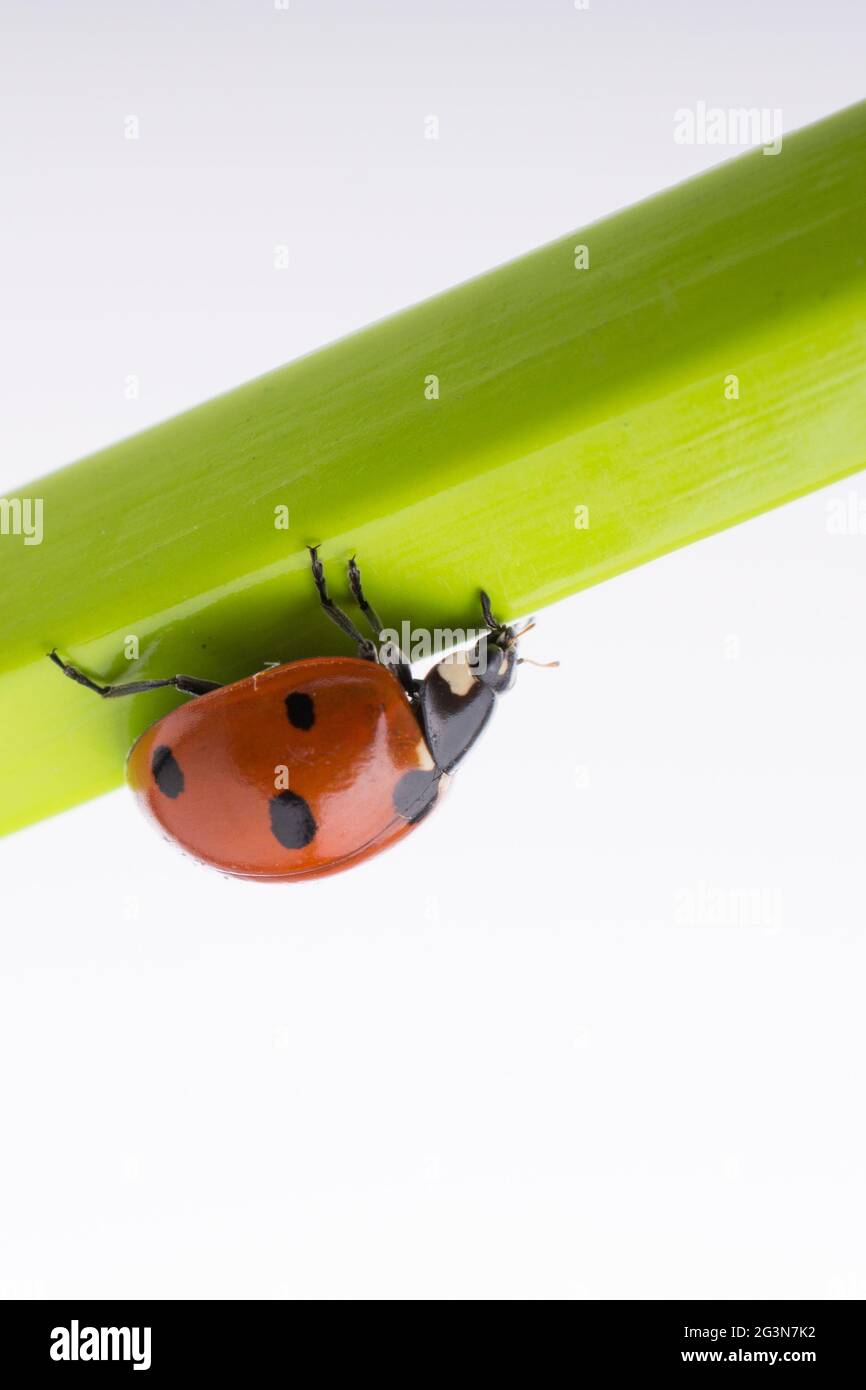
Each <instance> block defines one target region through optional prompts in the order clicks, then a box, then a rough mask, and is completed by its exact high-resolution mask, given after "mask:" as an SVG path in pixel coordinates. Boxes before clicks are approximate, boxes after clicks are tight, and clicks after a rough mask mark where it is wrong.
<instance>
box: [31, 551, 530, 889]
mask: <svg viewBox="0 0 866 1390" xmlns="http://www.w3.org/2000/svg"><path fill="white" fill-rule="evenodd" d="M309 549H310V559H311V565H312V574H313V580H314V582H315V585H316V589H317V590H318V595H319V599H320V601H321V604H322V607H323V608H324V610H325V612H326V613H327V614H328V616H329V617H330V618H331V619H332V620H333V621H334V622H335V623H336V624H337V626H338V627H339V628H340V629H341V630H342V631H343V632H344V633H345V634H346V635H347V636H348V637H350V638H351V639H352V640H353V641H354V642H355V643H356V645H357V652H358V654H357V656H355V657H343V656H340V657H333V656H330V657H329V656H320V657H313V658H311V659H309V660H301V661H291V662H289V663H288V664H286V665H283V666H277V667H274V668H271V669H269V670H267V671H264V672H258V673H257V674H256V675H253V676H248V677H247V678H246V679H244V680H239V681H235V682H234V683H233V684H231V685H219V684H217V683H216V682H214V681H206V680H198V679H196V678H194V677H192V676H170V677H169V678H168V679H166V680H147V681H133V682H131V683H129V684H127V685H105V686H103V685H97V684H96V682H95V681H92V680H91V679H90V678H89V677H88V676H85V675H84V674H83V673H82V672H81V671H78V670H76V669H75V667H74V666H70V665H68V664H67V663H66V662H64V661H62V660H61V658H60V657H59V656H58V655H57V652H56V651H52V652H51V653H50V654H49V655H50V659H51V660H52V661H53V662H54V663H55V665H57V666H59V667H60V669H61V671H63V673H64V674H65V675H67V676H69V678H70V679H71V680H74V681H77V682H78V683H79V685H83V686H86V688H87V689H88V690H93V691H96V693H97V694H98V695H101V696H102V697H103V699H117V698H119V697H120V696H124V695H136V694H139V693H141V692H142V691H146V690H157V689H160V688H161V687H163V686H173V687H174V689H176V690H180V691H183V692H184V694H187V695H192V696H194V697H195V698H194V699H192V700H190V701H188V702H187V703H186V704H185V705H182V706H180V708H178V709H175V710H172V711H171V713H170V714H167V715H165V717H164V718H162V719H160V720H158V722H157V723H156V724H154V725H152V726H151V728H149V729H147V730H145V732H144V733H143V734H142V735H141V737H140V738H139V739H138V740H137V742H136V743H135V744H134V745H133V747H132V750H131V752H130V754H129V758H128V761H127V780H128V782H129V785H130V786H131V788H132V790H133V792H134V793H135V795H136V797H137V799H138V801H139V802H140V804H141V805H142V807H143V808H144V810H145V812H146V813H147V814H148V815H149V816H150V817H152V819H153V820H154V821H156V823H157V825H158V826H159V827H160V828H161V830H162V831H163V833H164V834H165V835H166V836H167V837H168V838H169V839H171V840H174V841H176V842H177V844H178V845H180V846H181V848H182V849H183V850H185V851H186V852H187V853H188V854H191V855H192V856H194V857H195V858H196V859H199V860H202V861H203V862H204V863H205V864H210V865H212V866H214V867H215V868H217V869H220V870H222V871H223V872H224V873H227V874H232V875H235V876H237V877H239V878H251V879H261V880H271V881H282V880H289V879H305V878H318V877H320V876H322V875H324V874H331V873H336V872H338V871H339V870H341V869H347V868H349V867H350V866H351V865H353V864H359V863H360V862H361V861H362V860H363V859H369V858H370V856H371V855H373V854H378V853H379V851H380V850H383V849H386V848H387V847H388V846H389V845H392V844H395V843H396V841H397V840H401V839H402V838H403V836H404V835H408V834H409V832H410V831H411V830H412V829H413V828H414V826H416V825H418V824H419V822H420V821H422V820H423V819H424V817H425V816H426V815H428V814H429V812H430V811H432V809H433V807H434V806H436V804H437V803H438V801H439V799H440V797H441V796H442V793H443V791H444V790H445V788H446V787H447V786H448V782H449V779H450V777H451V774H452V773H453V772H454V769H455V768H456V767H457V766H458V764H459V763H460V762H461V760H462V759H463V758H464V756H465V755H466V753H468V751H469V749H470V748H471V747H472V745H473V743H474V742H475V740H476V739H477V738H478V736H479V734H480V733H481V731H482V729H483V728H484V727H485V725H486V724H487V721H488V720H489V719H490V716H491V714H492V713H493V708H494V705H495V704H496V697H497V696H498V695H501V694H502V693H503V692H504V691H506V690H509V689H510V688H511V686H512V685H513V684H514V680H515V677H516V674H517V666H518V664H519V663H518V656H517V639H518V636H519V635H522V633H521V634H518V633H517V632H515V630H514V628H511V627H506V626H505V625H504V624H502V623H498V622H497V621H496V619H495V618H494V617H493V614H492V613H491V611H490V600H489V599H488V597H487V595H486V594H485V593H484V592H483V591H482V592H481V609H482V615H483V619H484V626H485V627H486V628H487V629H488V631H487V632H486V634H484V635H482V636H481V638H480V639H479V641H478V642H477V643H476V644H475V646H474V647H473V648H472V649H471V651H470V652H458V653H452V654H450V655H448V656H446V657H445V658H444V659H443V660H442V661H440V662H439V663H438V664H437V665H435V666H433V667H432V669H431V670H430V671H429V673H428V674H427V676H425V678H424V680H423V681H418V680H415V679H414V678H413V676H412V672H411V669H410V667H409V665H408V663H407V662H406V659H405V657H404V655H403V653H402V652H400V651H398V650H392V649H389V648H385V647H383V648H382V649H380V648H379V647H377V645H376V643H375V642H374V641H372V640H370V639H369V638H366V637H364V636H363V634H362V633H361V632H359V631H358V629H357V628H356V627H355V625H354V623H353V622H352V620H351V618H349V616H348V615H347V614H346V613H344V612H343V611H342V610H341V609H340V608H338V607H337V605H336V604H335V603H334V602H333V600H332V599H331V598H330V596H329V594H328V589H327V585H326V582H325V574H324V569H323V567H322V562H321V561H320V559H319V556H318V547H316V546H311V547H309ZM348 578H349V586H350V589H351V591H352V594H353V595H354V598H355V600H356V601H357V603H358V606H359V607H360V609H361V611H362V613H363V614H364V616H365V618H366V620H367V621H368V623H369V624H370V627H371V628H372V629H373V632H374V634H375V635H376V636H377V637H378V636H379V634H380V633H381V631H382V624H381V623H380V621H379V618H378V616H377V615H376V612H375V610H374V609H373V608H372V607H371V605H370V604H369V603H368V602H367V599H366V597H365V595H364V590H363V588H362V587H361V575H360V571H359V569H358V566H357V565H356V563H355V560H354V558H353V559H352V560H351V561H350V562H349V571H348ZM526 630H527V629H526V628H524V629H523V631H524V632H525V631H526Z"/></svg>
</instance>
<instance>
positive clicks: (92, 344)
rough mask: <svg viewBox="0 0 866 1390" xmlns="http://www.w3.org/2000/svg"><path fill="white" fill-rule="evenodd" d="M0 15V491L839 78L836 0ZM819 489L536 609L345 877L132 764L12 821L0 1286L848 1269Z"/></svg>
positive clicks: (796, 1285) (835, 717)
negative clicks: (422, 796) (490, 692)
mask: <svg viewBox="0 0 866 1390" xmlns="http://www.w3.org/2000/svg"><path fill="white" fill-rule="evenodd" d="M2 14H3V19H4V21H5V28H6V40H5V41H4V44H3V50H4V64H5V65H7V67H6V71H5V72H4V74H3V81H2V83H0V108H2V109H0V118H2V127H3V130H4V133H5V134H4V146H3V150H2V198H3V206H2V223H3V234H4V250H3V256H2V261H0V302H2V305H3V323H2V338H0V380H2V382H3V386H4V393H3V408H2V418H0V445H2V447H0V489H9V488H11V487H13V486H15V485H18V484H21V483H23V482H24V481H26V480H27V478H28V477H29V476H32V475H34V474H37V473H39V472H40V471H45V470H47V469H50V468H53V467H55V466H58V465H59V464H61V463H64V462H67V461H68V460H69V459H70V458H74V457H76V456H78V455H80V454H82V453H85V452H87V451H88V450H90V449H93V448H96V447H97V446H99V445H101V444H104V443H107V442H110V441H111V440H112V439H115V438H118V437H120V436H122V435H124V434H128V433H131V432H132V431H133V430H137V429H139V428H141V427H143V426H146V425H148V424H150V423H152V422H154V421H156V420H159V419H162V418H165V417H166V416H167V415H169V414H171V413H173V412H174V411H176V410H178V409H181V408H183V407H184V406H186V405H189V404H192V403H194V402H195V401H197V400H200V399H204V398H206V397H207V396H209V395H213V394H215V393H216V392H217V391H219V390H222V389H225V388H227V387H230V386H232V385H234V384H236V383H237V382H239V381H241V380H244V379H246V378H249V377H250V376H253V375H255V374H256V373H258V372H260V371H263V370H265V369H267V368H269V367H271V366H274V365H277V364H278V363H280V362H282V361H284V360H287V359H289V358H291V357H293V356H295V355H297V354H298V353H300V352H302V351H306V350H308V349H310V348H312V347H314V346H317V345H318V344H320V343H323V342H326V341H328V340H330V339H332V338H334V337H336V336H338V335H340V334H342V333H343V332H346V331H348V330H350V329H353V328H355V327H358V326H361V325H362V324H363V323H365V322H367V321H369V320H371V319H374V318H377V317H380V316H381V315H383V314H384V313H386V312H390V311H391V310H393V309H396V308H399V307H402V306H403V305H404V304H406V303H409V302H412V301H414V300H417V299H419V298H422V297H424V296H425V295H427V294H429V293H432V292H434V291H436V290H437V289H441V288H444V287H446V286H448V285H449V284H452V283H454V282H456V281H458V280H461V279H465V278H467V277H468V276H469V275H471V274H474V273H476V272H478V271H480V270H483V269H486V268H487V267H489V266H490V265H493V264H496V263H498V262H501V261H502V260H505V259H507V258H509V257H511V256H513V255H516V254H518V253H519V252H521V251H524V250H526V249H529V248H530V247H532V246H534V245H536V244H539V243H541V242H543V241H545V240H548V239H550V238H551V237H553V236H556V235H559V234H561V233H564V232H566V231H567V230H569V229H570V228H572V227H577V226H580V225H581V224H585V223H586V222H588V221H590V220H591V219H592V218H594V217H596V216H599V215H602V214H604V213H606V212H609V211H611V210H613V209H614V208H616V207H618V206H622V205H624V204H627V203H629V202H631V201H634V200H635V199H637V198H639V197H641V196H644V195H645V194H647V193H649V192H652V191H654V190H656V189H657V188H660V187H663V186H666V185H669V184H672V183H675V182H677V181H679V180H680V179H681V178H684V177H686V176H687V175H688V174H690V173H692V172H694V171H696V170H697V169H699V168H704V167H709V166H710V165H711V164H713V163H715V162H718V160H719V159H720V158H722V157H728V156H729V155H730V154H732V153H734V151H731V150H719V149H718V148H717V147H710V148H706V147H682V146H678V145H676V144H675V143H674V141H673V136H672V132H673V113H674V111H675V109H676V108H678V107H682V106H689V105H694V103H695V102H697V101H699V100H704V101H706V102H708V103H709V104H711V105H712V104H716V105H722V106H732V105H759V106H768V107H781V108H782V109H783V111H784V118H785V127H786V129H791V128H794V127H796V126H797V125H800V124H804V123H806V122H807V121H810V120H813V119H816V118H818V117H820V116H821V115H824V114H827V113H829V112H830V111H832V110H835V109H838V108H840V107H842V106H844V105H846V104H848V103H850V102H851V101H854V100H856V99H858V98H859V97H861V96H862V95H863V92H862V56H863V39H864V27H866V20H864V17H863V12H862V9H861V8H860V7H859V6H858V5H856V4H855V3H854V0H851V3H848V4H846V3H843V0H825V3H824V4H822V5H821V6H820V7H815V6H814V5H812V4H808V5H807V4H805V3H800V4H798V5H792V4H790V3H781V0H779V3H776V0H773V3H764V4H761V5H755V4H753V3H749V4H746V3H739V2H738V0H734V3H729V4H726V5H724V6H719V7H716V6H713V7H709V6H704V5H695V4H686V3H674V0H667V3H654V4H652V5H646V4H642V5H639V4H637V3H636V2H635V3H628V4H625V3H620V4H616V3H604V2H603V0H591V8H590V11H589V12H588V13H579V12H576V11H575V9H574V7H573V5H572V4H570V3H569V2H568V0H561V2H559V3H554V2H553V0H542V2H541V3H539V0H524V3H512V2H509V3H504V2H502V0H500V2H498V3H494V2H493V0H491V2H490V3H487V0H476V3H473V4H470V3H460V4H458V3H456V0H455V2H454V3H450V4H436V5H429V4H422V3H412V2H411V0H410V2H409V3H405V2H404V0H401V3H400V4H399V5H398V4H397V0H392V3H390V4H384V3H383V4H373V3H367V2H366V0H365V2H364V3H355V2H354V0H353V3H351V4H349V3H348V0H345V3H339V4H338V3H317V4H315V5H314V4H313V3H312V0H292V3H291V5H290V8H289V10H288V12H287V13H281V12H276V11H275V10H274V8H273V6H272V4H271V3H270V0H262V3H260V4H255V3H244V4H241V3H240V0H238V3H213V2H211V3H200V4H198V3H190V2H189V0H187V3H182V4H172V5H171V6H169V5H168V4H167V3H166V4H164V5H157V4H153V5H147V6H138V7H127V6H116V5H109V4H108V3H105V4H100V3H78V4H66V5H63V6H60V5H56V6H54V5H50V4H47V5H46V4H43V5H40V6H35V7H34V6H32V5H25V4H24V3H9V0H5V3H3V5H2ZM807 75H808V80H806V79H807ZM430 113H435V114H437V115H438V117H439V120H440V131H441V133H440V139H439V141H438V142H435V143H434V142H430V141H425V140H424V138H423V132H424V119H425V117H426V116H427V115H428V114H430ZM130 114H135V115H137V116H138V117H139V120H140V131H141V134H140V139H139V140H138V141H137V142H132V141H127V140H124V138H123V129H124V120H125V118H126V117H127V116H128V115H130ZM783 157H784V156H783ZM282 243H285V244H287V245H288V246H289V248H290V266H289V270H288V271H286V272H283V273H278V272H276V271H275V270H274V269H273V248H274V246H275V245H277V244H282ZM129 374H135V375H137V376H138V377H139V378H140V382H141V394H140V396H139V398H138V399H137V400H132V401H131V400H128V399H126V398H125V395H124V385H125V381H126V378H127V376H128V375H129ZM849 494H853V503H854V505H855V506H857V505H862V506H863V507H864V509H866V479H864V478H863V477H862V476H861V477H859V478H854V479H852V480H851V482H850V484H843V485H841V486H837V487H835V488H833V489H832V490H830V492H829V493H823V494H816V495H814V496H813V497H811V498H807V499H805V500H803V501H800V502H798V503H796V504H795V505H793V506H789V507H786V508H784V509H782V510H780V511H778V512H776V513H774V514H772V515H769V516H767V517H765V518H762V519H760V520H757V521H754V522H751V523H749V524H748V525H746V526H744V527H741V528H739V529H737V530H735V531H732V532H729V533H727V534H725V535H723V536H720V537H716V538H715V539H712V540H709V541H706V542H703V543H701V544H700V545H697V546H695V547H692V548H690V549H688V550H685V551H681V552H679V553H678V554H676V555H673V556H670V557H668V558H666V559H664V560H662V561H660V562H657V563H655V564H653V565H652V566H649V567H647V568H645V569H642V570H639V571H636V572H634V573H632V574H629V575H626V576H624V577H622V578H620V579H618V580H616V581H614V582H612V583H608V584H606V585H604V586H601V587H600V588H598V589H595V590H593V591H590V592H587V593H585V594H583V595H581V596H579V597H577V598H575V599H574V600H572V601H570V602H568V603H564V604H560V605H558V606H557V607H556V608H551V609H548V610H546V611H544V612H543V613H542V614H540V615H539V617H540V621H539V626H538V629H537V631H536V633H534V634H533V636H532V638H531V639H529V640H528V642H527V654H528V655H533V656H537V657H539V658H540V659H546V658H549V657H553V656H558V657H559V658H560V659H561V661H562V667H561V669H560V671H559V672H558V673H548V672H540V671H534V670H532V669H531V668H524V672H523V673H522V675H521V679H520V682H519V684H518V686H517V689H516V690H515V692H514V693H513V694H511V695H510V696H509V697H508V698H507V700H506V701H504V702H503V703H502V707H501V709H500V710H499V712H498V715H497V718H496V720H495V722H494V724H493V726H492V727H491V729H490V731H489V732H488V734H487V736H486V738H485V740H484V742H483V744H482V745H480V746H479V747H478V749H477V750H476V752H475V753H474V754H473V757H472V758H471V760H469V762H467V764H466V766H465V767H464V769H463V771H462V772H461V774H460V778H459V781H458V783H457V784H456V785H455V787H454V789H453V792H452V794H451V796H450V798H449V802H448V805H447V806H446V807H444V808H443V809H442V810H441V812H439V813H438V814H437V816H434V817H433V818H432V819H431V820H429V821H428V822H426V823H425V825H424V826H423V827H422V828H420V829H419V831H418V833H417V834H416V835H414V836H413V837H411V838H410V839H409V840H408V841H406V842H405V843H404V844H403V845H401V846H399V847H398V848H397V849H396V850H394V851H392V852H391V853H389V854H387V855H385V856H382V857H381V858H380V859H378V860H374V861H372V862H370V863H367V864H365V865H363V866H362V867H361V868H359V869H356V870H354V871H352V872H351V873H349V874H346V875H343V876H338V877H336V878H334V879H329V880H324V881H322V882H320V883H312V884H300V885H295V886H283V887H276V888H265V887H257V886H255V885H248V884H243V883H237V882H231V881H227V880H224V879H222V878H220V877H219V876H217V875H215V874H212V873H209V872H208V871H206V870H204V869H199V868H197V867H195V866H192V865H190V863H189V862H187V861H185V860H183V859H181V858H180V857H179V856H177V857H175V856H174V855H173V854H172V852H171V850H170V849H169V848H168V847H167V846H165V845H164V844H163V843H162V841H161V840H160V839H159V838H158V837H157V836H155V835H154V834H153V833H152V831H151V830H150V829H149V828H148V827H147V825H146V824H145V823H144V821H143V820H141V819H140V818H139V816H138V814H137V812H136V811H135V808H134V807H133V805H132V802H131V800H130V799H129V798H128V796H127V795H126V794H125V793H117V794H115V795H113V796H111V797H107V798H105V799H103V800H102V801H99V802H97V803H93V804H91V805H88V806H85V807H82V808H80V809H78V810H76V811H74V812H71V813H69V814H66V815H64V816H62V817H59V818H57V819H55V820H53V821H51V822H48V823H46V824H44V825H41V826H36V827H34V828H32V829H30V830H28V831H26V832H24V833H21V834H19V835H17V836H14V837H11V838H10V839H8V840H6V841H4V842H3V843H2V844H0V886H2V895H0V904H2V936H0V952H2V996H0V1049H2V1057H3V1063H2V1068H0V1113H2V1116H3V1143H2V1146H0V1292H2V1293H3V1294H5V1295H6V1296H18V1297H20V1296H28V1295H34V1296H58V1297H61V1296H70V1295H75V1296H85V1295H92V1296H102V1295H114V1296H118V1297H134V1296H140V1295H151V1296H157V1297H187V1296H195V1295H200V1296H230V1297H249V1296H301V1297H306V1296H322V1297H342V1296H350V1297H354V1296H367V1297H378V1296H389V1297H400V1296H406V1297H415V1296H425V1295H428V1296H446V1297H481V1296H488V1297H489V1296H492V1297H496V1296H505V1297H577V1298H597V1297H606V1296H610V1297H619V1298H624V1297H625V1298H668V1297H699V1298H704V1297H713V1296H721V1297H781V1298H793V1297H800V1296H816V1297H819V1298H847V1297H858V1298H862V1297H863V1296H864V1295H866V1220H864V1195H863V1192H864V1188H863V1167H864V1157H866V1154H864V1149H866V1128H864V1120H863V1109H862V1092H863V1052H864V1040H866V1039H864V1033H866V1024H864V1012H863V1005H862V1000H863V972H864V965H866V958H864V957H866V952H864V941H866V901H864V899H866V879H864V871H863V865H864V830H866V814H864V786H866V742H864V737H863V714H862V711H863V697H864V687H866V655H864V647H866V626H864V620H863V612H864V599H866V534H864V535H860V534H857V533H854V534H849V535H837V534H832V533H831V532H830V531H829V530H828V524H827V523H828V504H830V503H833V502H838V501H839V500H842V501H845V500H847V499H848V497H849ZM444 617H447V615H444ZM336 640H337V641H339V639H336ZM336 649H337V648H336V647H335V650H336ZM13 736H14V731H8V730H4V731H3V737H4V738H9V737H13Z"/></svg>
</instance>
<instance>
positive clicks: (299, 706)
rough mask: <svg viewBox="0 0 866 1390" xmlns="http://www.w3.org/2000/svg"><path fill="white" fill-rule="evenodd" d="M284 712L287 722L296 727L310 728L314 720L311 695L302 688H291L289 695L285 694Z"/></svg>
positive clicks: (314, 713)
mask: <svg viewBox="0 0 866 1390" xmlns="http://www.w3.org/2000/svg"><path fill="white" fill-rule="evenodd" d="M286 713H287V714H288V716H289V723H290V724H293V725H294V726H295V728H296V729H312V727H313V725H314V724H315V722H316V711H315V709H314V708H313V697H312V695H307V693H306V692H305V691H303V690H293V691H292V693H291V695H287V696H286Z"/></svg>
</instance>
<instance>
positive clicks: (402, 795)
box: [394, 768, 439, 825]
mask: <svg viewBox="0 0 866 1390" xmlns="http://www.w3.org/2000/svg"><path fill="white" fill-rule="evenodd" d="M438 790H439V773H438V772H435V771H434V772H426V771H424V770H423V769H422V768H417V769H413V770H412V771H411V772H404V773H403V776H402V777H401V778H400V781H399V782H398V783H397V785H396V787H395V788H394V806H395V807H396V809H397V811H398V813H399V814H400V815H401V816H402V817H403V819H404V820H407V821H408V822H409V824H410V825H414V824H415V823H416V821H419V820H421V819H422V817H424V816H426V815H427V813H428V811H432V810H433V807H434V806H435V804H436V796H437V793H438Z"/></svg>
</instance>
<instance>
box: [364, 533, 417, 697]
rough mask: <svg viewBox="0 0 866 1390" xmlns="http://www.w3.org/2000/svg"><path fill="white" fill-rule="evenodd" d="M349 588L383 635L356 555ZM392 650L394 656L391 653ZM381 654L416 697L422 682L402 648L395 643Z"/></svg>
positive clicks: (365, 614) (407, 691)
mask: <svg viewBox="0 0 866 1390" xmlns="http://www.w3.org/2000/svg"><path fill="white" fill-rule="evenodd" d="M349 588H350V589H351V590H352V593H353V594H354V596H355V600H356V602H357V604H358V607H359V608H360V610H361V612H362V613H363V614H364V617H365V618H366V619H367V622H368V623H369V624H370V626H371V628H372V629H373V631H374V632H375V634H376V636H377V637H381V635H382V620H381V618H380V617H379V615H378V613H377V612H376V610H375V608H374V607H373V605H372V604H371V603H368V601H367V597H366V595H365V593H364V590H363V588H362V586H361V571H360V570H359V569H358V566H357V564H356V563H355V557H354V555H353V556H352V558H351V560H350V561H349ZM392 651H393V656H392V655H391V653H392ZM380 655H381V659H382V662H383V665H385V666H388V667H389V668H390V670H392V671H393V672H394V674H395V676H396V677H397V679H398V680H399V682H400V684H401V685H402V687H403V689H404V690H405V691H406V694H407V695H409V696H410V697H411V698H412V699H414V698H415V696H416V695H417V693H418V690H419V688H420V682H419V681H416V680H415V679H414V677H413V675H412V671H411V669H410V667H409V663H408V661H407V660H406V658H405V656H404V655H403V652H402V651H401V650H400V648H399V647H398V646H396V645H395V646H394V647H393V648H389V649H388V650H387V651H386V650H385V649H383V650H382V652H381V654H380Z"/></svg>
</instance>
